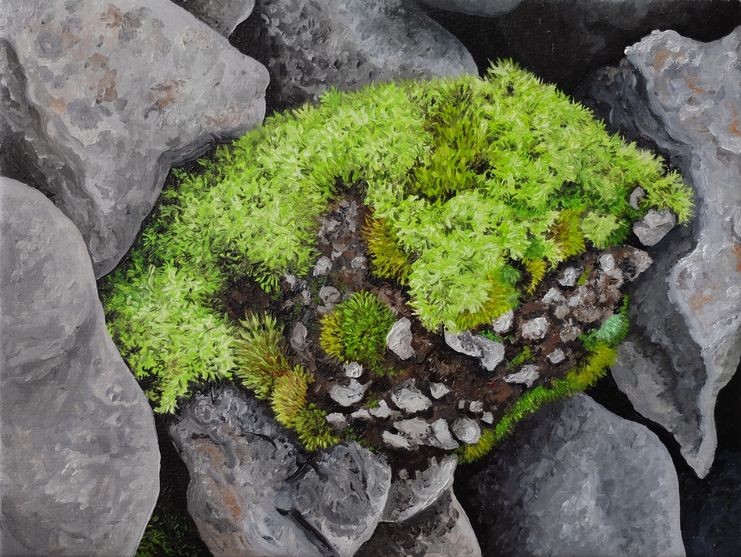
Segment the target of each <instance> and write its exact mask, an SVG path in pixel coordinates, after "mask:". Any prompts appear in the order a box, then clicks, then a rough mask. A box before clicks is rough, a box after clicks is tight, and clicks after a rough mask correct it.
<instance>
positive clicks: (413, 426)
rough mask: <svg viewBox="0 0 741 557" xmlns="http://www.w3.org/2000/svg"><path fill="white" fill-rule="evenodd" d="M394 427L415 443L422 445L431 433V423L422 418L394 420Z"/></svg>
mask: <svg viewBox="0 0 741 557" xmlns="http://www.w3.org/2000/svg"><path fill="white" fill-rule="evenodd" d="M394 428H395V429H396V430H397V431H399V432H401V433H403V434H404V435H405V436H406V437H407V439H409V441H411V442H412V443H413V444H414V445H422V444H423V443H424V442H425V441H426V440H427V437H428V435H429V433H430V424H428V423H427V422H426V421H424V420H423V419H422V418H411V419H409V420H400V421H398V422H394Z"/></svg>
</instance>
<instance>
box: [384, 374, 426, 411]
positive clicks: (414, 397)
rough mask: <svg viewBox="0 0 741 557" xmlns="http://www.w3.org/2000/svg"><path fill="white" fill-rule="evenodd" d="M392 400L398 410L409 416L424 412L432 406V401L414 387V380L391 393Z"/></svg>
mask: <svg viewBox="0 0 741 557" xmlns="http://www.w3.org/2000/svg"><path fill="white" fill-rule="evenodd" d="M391 400H392V401H393V402H394V404H395V405H396V407H397V408H399V409H400V410H403V411H404V412H407V413H408V414H416V413H417V412H423V411H425V410H427V409H428V408H430V407H431V406H432V401H431V400H430V399H429V398H427V397H426V396H425V395H423V394H422V392H421V391H420V390H419V389H418V388H417V387H415V386H414V379H412V380H411V381H409V382H407V383H406V384H404V385H402V386H401V387H400V388H399V389H397V390H396V391H394V392H393V393H391Z"/></svg>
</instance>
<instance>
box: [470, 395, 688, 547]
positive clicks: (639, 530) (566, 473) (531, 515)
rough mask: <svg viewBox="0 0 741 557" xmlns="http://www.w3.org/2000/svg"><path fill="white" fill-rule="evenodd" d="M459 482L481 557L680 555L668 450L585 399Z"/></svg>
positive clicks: (527, 423) (541, 417)
mask: <svg viewBox="0 0 741 557" xmlns="http://www.w3.org/2000/svg"><path fill="white" fill-rule="evenodd" d="M464 481H465V482H466V485H465V487H464V486H460V487H461V488H463V489H464V490H465V493H466V497H465V500H467V501H469V502H470V505H471V506H470V509H471V512H473V513H475V514H472V518H474V517H475V518H477V519H478V522H479V524H480V525H481V529H480V530H479V533H480V540H481V542H482V545H483V549H484V553H485V554H489V555H491V554H496V555H503V556H510V555H512V556H514V555H576V556H592V555H666V556H676V555H684V546H683V544H682V536H681V531H680V521H679V490H678V484H677V475H676V472H675V471H674V466H673V465H672V461H671V457H670V456H669V453H668V452H667V450H666V449H665V448H664V446H663V445H662V444H661V442H660V441H659V439H658V438H657V437H656V436H655V435H654V434H653V433H651V432H650V431H649V430H648V429H646V428H645V427H643V426H641V425H638V424H636V423H633V422H629V421H627V420H623V419H622V418H619V417H617V416H615V415H614V414H612V413H610V412H608V411H607V410H605V409H604V408H603V407H601V406H599V405H598V404H597V403H595V402H594V401H592V400H591V399H590V398H589V397H587V396H586V395H577V396H576V397H574V398H572V399H569V400H567V401H565V402H560V403H555V404H551V405H547V406H546V407H544V408H543V409H541V410H540V411H539V412H538V413H537V414H535V415H534V416H532V417H531V418H528V419H526V420H524V421H523V422H521V423H520V424H518V426H517V428H516V430H515V432H514V434H513V435H512V437H510V438H509V439H506V440H505V441H504V442H503V443H502V444H501V445H500V446H499V447H498V449H497V450H496V451H495V452H493V453H492V457H491V460H489V461H488V462H487V463H486V465H485V466H484V467H483V468H482V469H481V471H479V472H476V473H474V474H473V475H472V476H471V477H470V479H466V480H464Z"/></svg>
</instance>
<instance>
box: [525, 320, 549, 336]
mask: <svg viewBox="0 0 741 557" xmlns="http://www.w3.org/2000/svg"><path fill="white" fill-rule="evenodd" d="M549 326H550V325H549V324H548V319H547V318H545V317H536V318H535V319H530V320H528V321H525V322H524V323H523V324H522V327H520V334H521V335H522V338H524V339H526V340H541V339H542V338H544V337H545V335H546V333H548V328H549Z"/></svg>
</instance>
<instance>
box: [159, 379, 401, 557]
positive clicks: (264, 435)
mask: <svg viewBox="0 0 741 557" xmlns="http://www.w3.org/2000/svg"><path fill="white" fill-rule="evenodd" d="M170 435H171V436H172V439H173V441H174V442H175V445H176V446H177V448H178V451H179V452H180V454H181V456H182V458H183V460H184V461H185V464H186V466H187V467H188V471H189V472H190V476H191V480H190V486H189V488H188V511H189V512H190V514H191V516H192V517H193V519H194V520H195V522H196V525H197V526H198V531H199V533H200V536H201V538H202V539H203V540H204V542H205V543H206V544H207V545H208V547H209V549H210V550H211V552H212V553H213V554H214V555H217V556H225V557H226V556H230V555H265V556H275V557H278V556H281V557H283V556H296V557H298V556H301V557H303V556H321V555H326V554H327V553H328V552H329V553H334V554H337V555H348V556H349V555H352V554H353V553H354V552H355V551H356V550H357V548H358V547H359V546H360V545H361V544H362V543H363V542H364V541H365V540H367V539H368V538H369V537H370V536H371V534H372V533H373V531H374V530H375V528H376V526H377V524H378V522H379V521H380V519H381V515H382V513H383V509H384V507H385V505H386V500H387V498H388V491H389V488H390V484H391V472H390V469H389V467H388V465H387V464H386V462H385V460H383V459H382V458H381V457H378V456H376V455H373V454H372V453H370V452H368V451H367V450H365V449H363V448H362V447H360V446H358V445H356V444H350V445H338V446H336V447H334V448H333V449H332V450H331V451H327V452H322V453H318V455H317V457H316V458H315V459H314V458H312V459H311V463H310V461H309V455H307V454H306V453H305V452H304V451H303V449H302V448H301V447H300V446H299V444H298V443H297V442H296V441H294V439H295V437H294V435H293V433H292V432H290V431H288V430H287V429H285V428H283V427H281V426H280V425H278V423H277V422H276V421H275V419H274V418H273V415H272V412H271V410H270V409H269V407H268V406H267V405H266V404H265V403H264V402H261V401H258V400H257V399H255V398H254V397H253V396H251V395H249V394H247V393H245V392H243V391H239V390H237V389H236V388H234V387H231V386H223V387H218V388H215V389H213V390H212V391H210V392H208V393H205V394H199V395H196V396H195V397H194V399H192V400H191V401H190V402H188V403H186V404H185V406H184V408H183V410H182V412H181V416H180V417H179V419H178V421H177V422H176V423H175V424H173V425H172V426H171V428H170ZM348 493H352V494H353V496H352V497H348V496H347V494H348Z"/></svg>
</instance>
